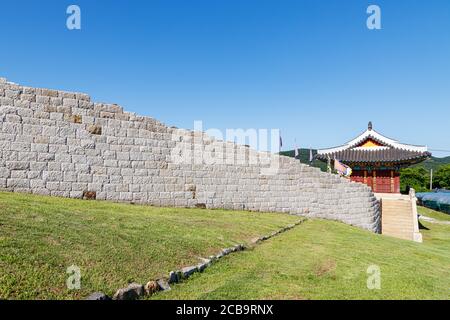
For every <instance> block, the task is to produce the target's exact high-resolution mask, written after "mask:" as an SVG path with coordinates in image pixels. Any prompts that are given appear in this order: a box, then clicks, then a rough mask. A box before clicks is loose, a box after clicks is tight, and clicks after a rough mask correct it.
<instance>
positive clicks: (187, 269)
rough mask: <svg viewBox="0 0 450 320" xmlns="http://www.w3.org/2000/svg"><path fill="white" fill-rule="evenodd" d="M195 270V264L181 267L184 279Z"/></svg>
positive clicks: (196, 269)
mask: <svg viewBox="0 0 450 320" xmlns="http://www.w3.org/2000/svg"><path fill="white" fill-rule="evenodd" d="M197 271H198V268H197V266H192V267H185V268H183V269H181V272H182V274H183V278H185V279H186V278H189V277H190V276H191V275H192V274H193V273H195V272H197Z"/></svg>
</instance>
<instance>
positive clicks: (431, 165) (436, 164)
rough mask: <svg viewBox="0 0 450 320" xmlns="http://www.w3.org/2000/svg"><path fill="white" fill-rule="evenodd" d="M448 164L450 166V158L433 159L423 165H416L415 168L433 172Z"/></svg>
mask: <svg viewBox="0 0 450 320" xmlns="http://www.w3.org/2000/svg"><path fill="white" fill-rule="evenodd" d="M446 164H450V157H445V158H436V157H431V158H430V159H428V160H425V161H424V162H422V163H419V164H416V165H415V166H414V167H419V168H425V169H426V170H427V171H430V169H433V171H437V170H438V169H439V168H440V167H442V166H444V165H446Z"/></svg>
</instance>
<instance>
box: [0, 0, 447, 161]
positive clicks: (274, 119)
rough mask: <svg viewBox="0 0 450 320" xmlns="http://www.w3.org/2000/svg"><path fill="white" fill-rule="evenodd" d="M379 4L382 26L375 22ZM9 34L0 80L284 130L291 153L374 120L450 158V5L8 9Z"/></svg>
mask: <svg viewBox="0 0 450 320" xmlns="http://www.w3.org/2000/svg"><path fill="white" fill-rule="evenodd" d="M70 4H77V5H79V6H80V7H81V10H82V29H81V30H77V31H69V30H68V29H67V28H66V19H67V14H66V8H67V6H68V5H70ZM370 4H377V5H379V6H380V7H381V10H382V30H369V29H367V27H366V19H367V16H368V15H367V14H366V9H367V7H368V6H369V5H370ZM0 35H1V38H2V46H1V50H0V76H1V77H6V78H8V80H10V81H14V82H17V83H20V84H24V85H30V86H38V87H50V88H57V89H64V90H74V91H80V92H86V93H89V94H90V95H91V96H92V98H93V99H94V100H95V101H102V102H112V103H118V104H120V105H122V106H123V107H124V108H125V109H126V110H128V111H134V112H137V113H139V114H143V115H149V116H152V117H154V118H157V119H159V120H161V121H163V122H165V123H166V124H168V125H174V126H178V127H183V128H192V127H193V124H194V120H202V121H203V122H204V126H205V129H207V128H219V129H222V130H225V128H246V129H247V128H256V129H258V128H267V129H270V128H279V129H281V132H282V136H283V140H284V145H285V146H284V149H289V148H291V147H293V145H294V139H296V140H297V144H298V145H299V146H302V147H309V146H312V147H315V148H320V147H331V146H335V145H340V144H342V143H344V142H346V141H348V140H350V139H352V138H354V137H355V136H356V135H357V134H359V133H360V132H362V131H363V130H364V129H365V128H366V127H367V122H368V121H369V120H371V121H373V123H374V128H375V129H376V130H378V131H379V132H381V133H383V134H385V135H387V136H389V137H392V138H396V139H398V140H400V141H402V142H406V143H413V144H424V145H428V146H429V147H430V148H433V149H445V150H450V139H449V136H450V135H449V131H448V126H449V123H450V1H448V0H428V1H425V0H396V1H379V0H372V1H359V0H351V1H344V0H341V1H334V0H333V1H332V0H330V1H325V0H324V1H314V0H310V1H301V0H295V1H294V0H282V1H275V0H272V1H269V0H183V1H175V0H146V1H132V0H130V1H106V0H96V1H91V0H89V1H84V0H83V1H77V0H73V1H63V0H54V1H46V0H42V1H31V0H30V1H8V2H6V1H3V2H2V5H1V7H0ZM435 155H438V156H444V155H450V152H446V153H439V152H435Z"/></svg>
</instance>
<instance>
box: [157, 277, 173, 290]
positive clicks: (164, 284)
mask: <svg viewBox="0 0 450 320" xmlns="http://www.w3.org/2000/svg"><path fill="white" fill-rule="evenodd" d="M156 283H157V284H158V286H159V289H160V290H161V291H169V290H170V286H169V283H168V282H167V280H165V279H158V280H156Z"/></svg>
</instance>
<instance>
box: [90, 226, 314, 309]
mask: <svg viewBox="0 0 450 320" xmlns="http://www.w3.org/2000/svg"><path fill="white" fill-rule="evenodd" d="M306 220H307V219H302V220H299V221H297V222H295V223H292V224H289V225H287V226H286V227H283V228H281V229H279V230H278V231H274V232H272V233H271V234H269V235H265V236H261V237H259V238H254V239H252V240H251V241H250V243H251V247H252V246H255V245H257V244H259V243H261V242H263V241H266V240H269V239H270V238H273V237H275V236H277V235H279V234H280V233H283V232H286V231H288V230H291V229H292V228H294V227H296V226H298V225H300V224H301V223H303V222H304V221H306ZM246 249H248V247H246V246H245V245H244V244H237V245H235V246H233V247H231V248H226V249H222V250H221V251H220V252H219V253H218V254H217V255H215V256H210V257H209V258H207V259H205V258H201V260H202V262H201V263H200V264H198V265H195V266H190V267H184V268H182V269H181V270H177V271H171V272H170V273H169V276H168V278H160V279H157V280H151V281H149V282H148V283H147V284H146V285H145V286H144V285H142V284H139V283H131V284H129V285H128V287H126V288H121V289H119V290H117V292H116V293H115V294H114V296H113V297H112V298H111V297H109V296H107V295H106V294H104V293H103V292H95V293H93V294H91V295H89V296H88V297H87V298H86V300H136V299H139V298H140V297H143V296H151V295H153V294H155V293H157V292H158V291H168V290H171V288H170V284H172V283H178V282H180V281H182V280H187V279H188V278H189V277H190V276H192V275H193V274H194V273H196V272H203V271H204V270H205V269H206V268H208V267H209V266H211V265H212V264H213V263H215V262H217V261H218V260H219V259H220V258H223V257H225V256H227V255H229V254H231V253H233V252H239V251H243V250H246Z"/></svg>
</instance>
